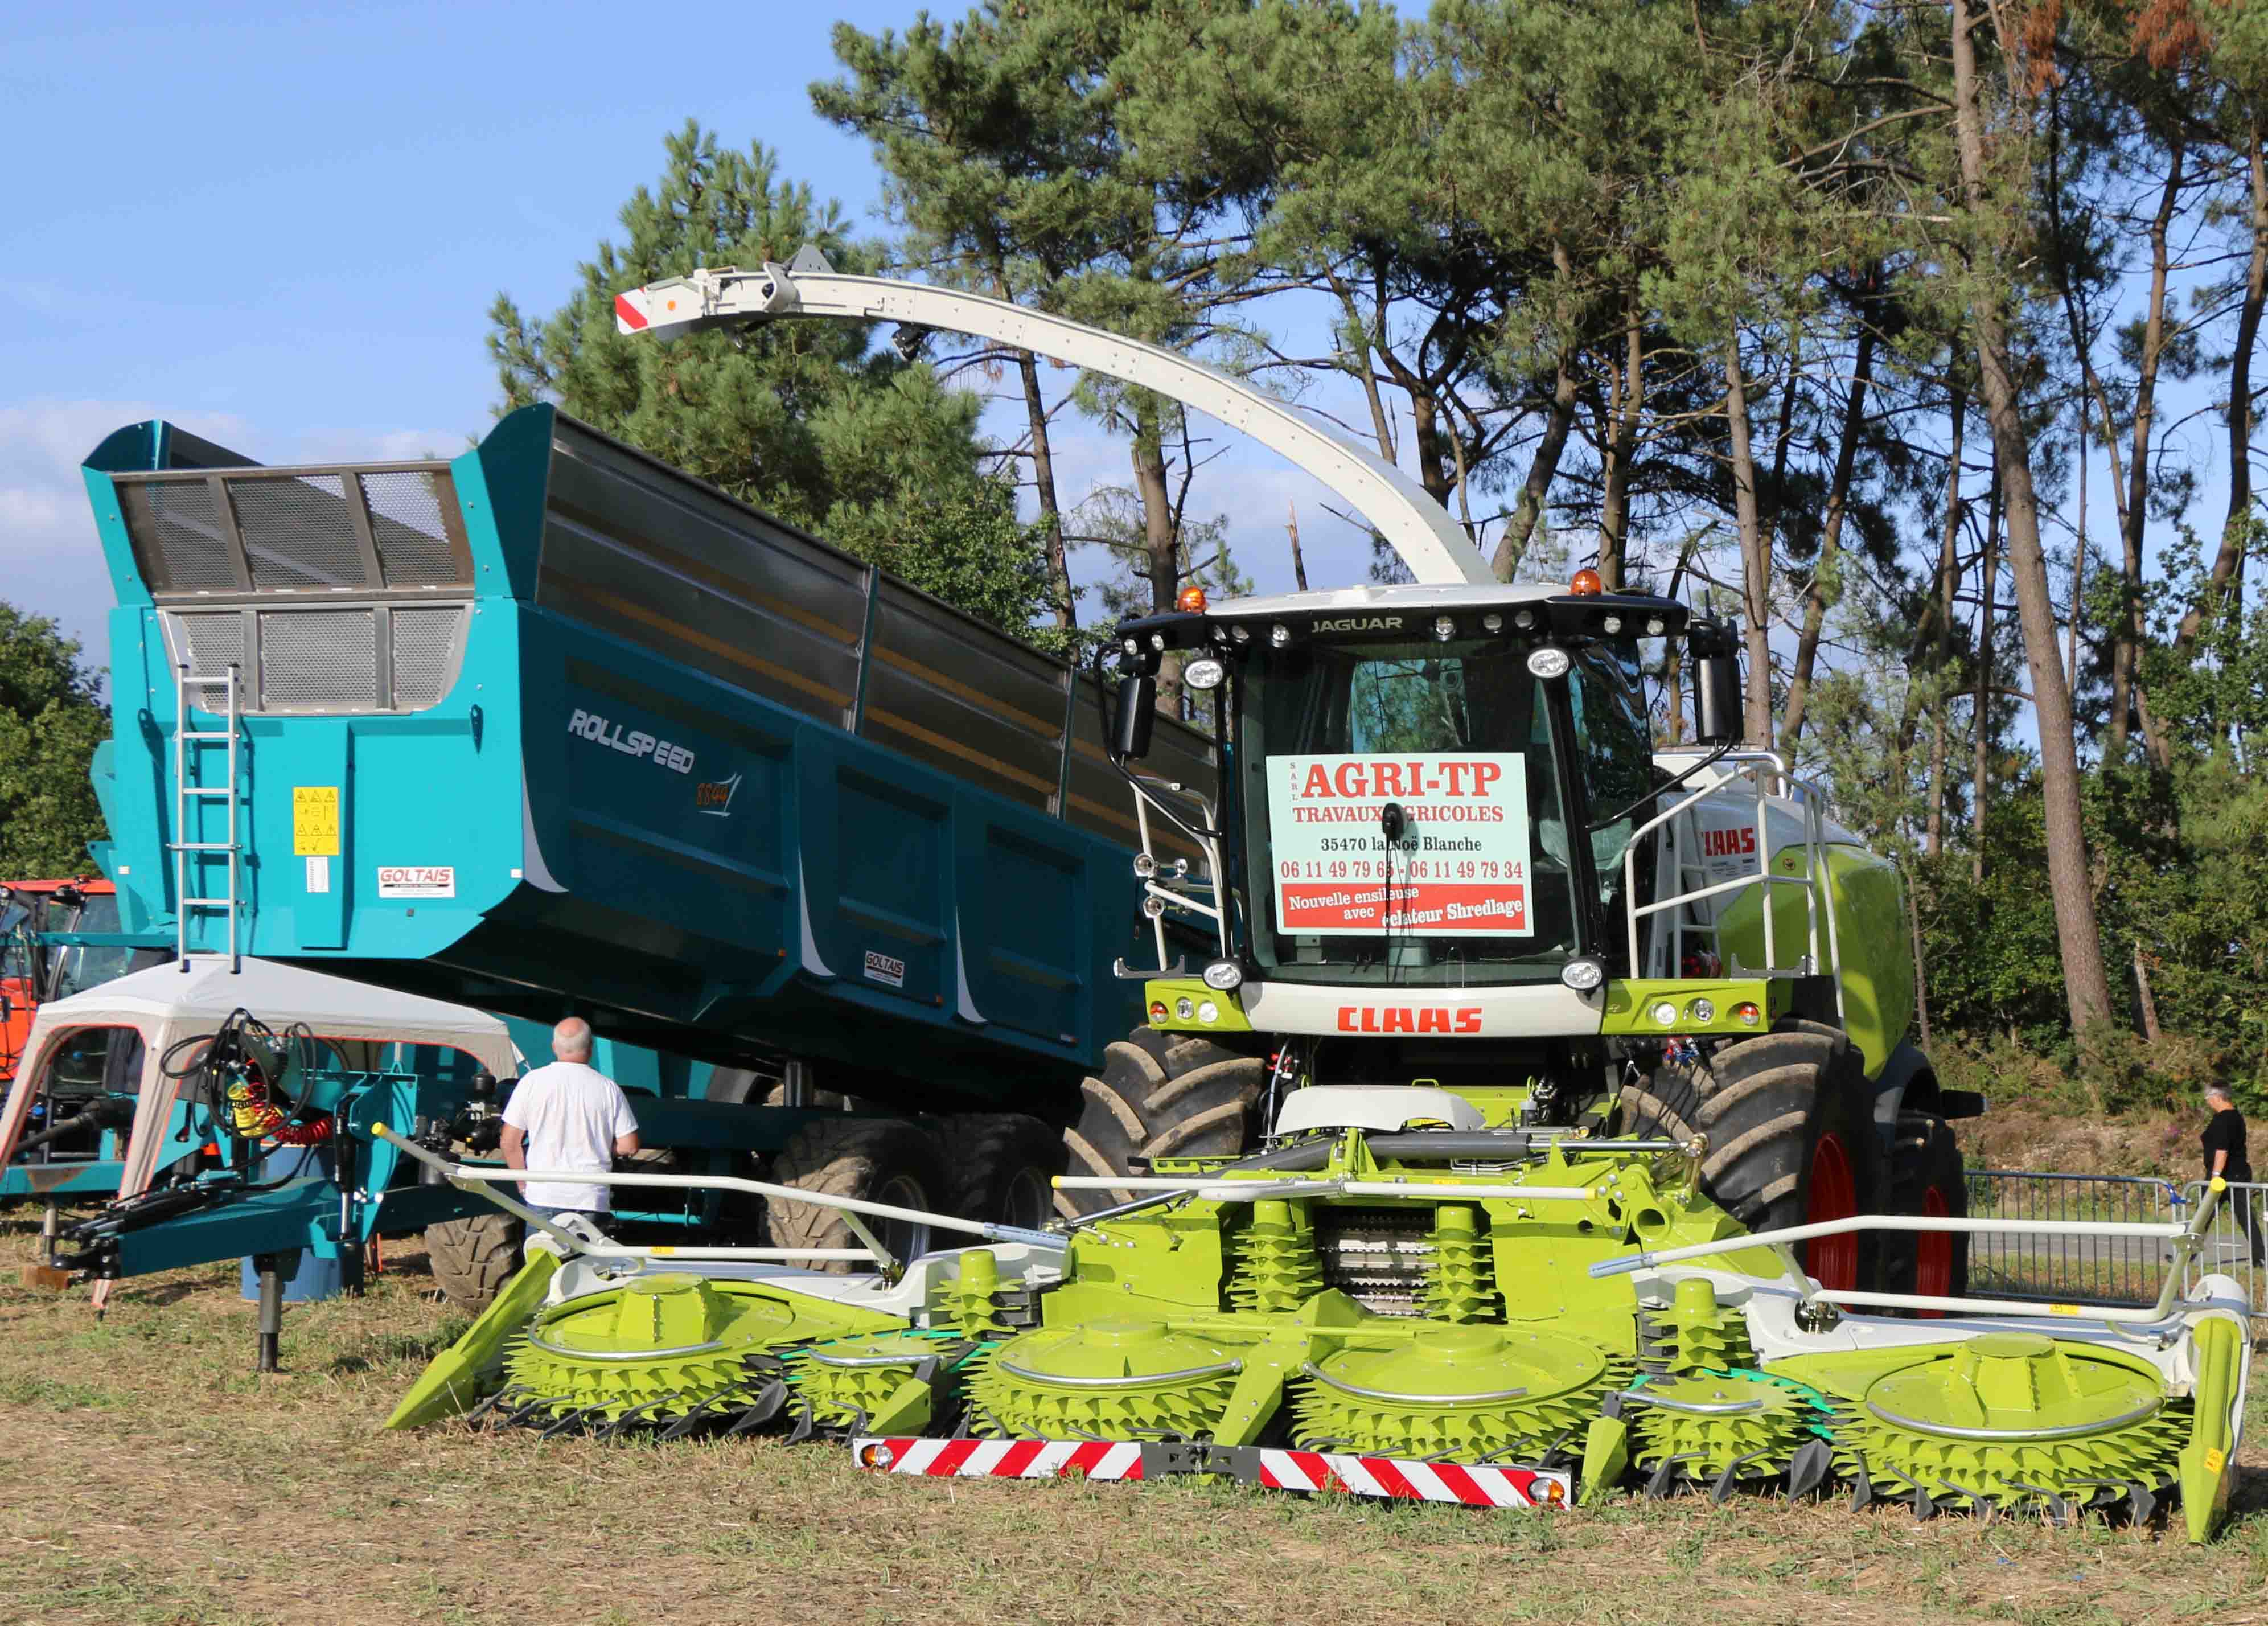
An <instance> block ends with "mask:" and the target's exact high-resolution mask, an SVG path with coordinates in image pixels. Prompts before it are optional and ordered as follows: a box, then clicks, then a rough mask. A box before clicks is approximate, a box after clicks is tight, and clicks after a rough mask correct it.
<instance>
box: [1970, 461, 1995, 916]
mask: <svg viewBox="0 0 2268 1626" xmlns="http://www.w3.org/2000/svg"><path fill="white" fill-rule="evenodd" d="M1999 596H2000V471H1999V469H1998V468H1995V469H1994V470H1993V471H1992V496H1991V497H1990V498H1989V499H1988V501H1987V504H1986V511H1985V555H1984V557H1983V558H1981V559H1979V560H1978V561H1977V682H1976V686H1975V691H1974V697H1973V698H1972V699H1971V700H1970V708H1969V710H1970V717H1969V721H1970V734H1971V739H1970V752H1971V754H1970V765H1969V773H1970V788H1969V853H1970V857H1969V873H1970V879H1972V880H1975V881H1977V882H1979V883H1981V882H1982V881H1983V880H1984V879H1985V807H1986V806H1987V804H1988V803H1989V802H1990V801H1991V799H1992V612H1993V609H1994V608H1995V607H1996V603H1997V600H1999Z"/></svg>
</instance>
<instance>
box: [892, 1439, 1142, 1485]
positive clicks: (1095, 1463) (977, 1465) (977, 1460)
mask: <svg viewBox="0 0 2268 1626" xmlns="http://www.w3.org/2000/svg"><path fill="white" fill-rule="evenodd" d="M851 1460H852V1461H854V1462H856V1463H857V1464H858V1466H859V1467H861V1468H881V1469H885V1470H887V1472H889V1473H893V1474H922V1475H928V1476H929V1477H931V1478H934V1479H1064V1478H1075V1477H1084V1478H1087V1479H1139V1478H1141V1477H1142V1447H1141V1446H1138V1445H1136V1444H1134V1443H1132V1442H1131V1441H1128V1440H1101V1439H860V1440H853V1441H852V1442H851Z"/></svg>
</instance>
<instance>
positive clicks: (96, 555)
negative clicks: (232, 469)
mask: <svg viewBox="0 0 2268 1626" xmlns="http://www.w3.org/2000/svg"><path fill="white" fill-rule="evenodd" d="M157 416H168V417H170V418H171V419H172V421H173V423H177V424H179V425H180V427H181V428H183V429H186V430H189V431H190V432H191V433H193V434H197V435H202V436H203V437H204V438H206V439H208V440H212V441H216V442H217V443H218V444H220V445H224V446H232V447H234V448H235V449H237V450H238V451H239V452H243V453H244V454H245V455H246V456H247V457H251V458H255V459H258V460H260V461H262V462H270V463H276V462H294V463H296V462H327V461H334V460H335V461H379V460H399V459H407V458H416V457H423V456H424V455H426V454H427V453H428V452H434V453H438V455H440V456H443V457H453V456H455V455H456V454H457V453H458V452H460V451H462V450H463V449H464V447H465V444H466V443H465V436H464V433H463V431H461V430H414V429H410V430H378V431H371V430H345V429H341V430H328V429H326V430H299V431H298V432H296V433H293V434H291V435H288V436H282V437H276V436H262V435H261V434H260V433H258V431H257V430H255V428H254V425H252V424H251V423H247V421H246V420H245V419H244V418H242V417H239V416H235V415H233V414H231V413H222V412H185V413H171V414H164V413H161V412H160V409H159V408H157V407H155V406H153V405H152V404H151V403H150V402H147V401H26V402H22V403H19V404H15V405H0V599H4V600H7V601H8V602H9V603H11V604H13V605H15V606H16V607H18V608H19V609H24V610H28V611H30V612H31V613H32V614H35V615H48V616H53V617H54V618H55V621H56V622H58V623H60V624H61V626H62V627H63V630H64V632H65V633H67V634H68V635H69V636H72V637H75V638H77V639H78V640H79V642H80V643H81V644H84V645H85V646H86V649H87V651H88V652H89V653H90V654H91V655H92V656H93V657H94V658H96V659H98V660H100V659H103V658H105V656H106V652H107V643H106V639H105V632H104V626H105V621H106V618H107V615H108V614H109V611H110V608H111V606H112V605H113V604H114V602H115V601H116V600H115V599H114V595H113V593H112V592H111V586H110V573H109V570H108V569H107V567H106V566H105V564H104V563H103V558H102V550H101V548H100V546H99V544H98V542H97V541H96V540H95V531H94V513H93V511H92V509H91V508H90V507H89V506H88V504H87V499H86V487H85V482H84V481H83V480H82V479H81V477H80V475H79V465H80V463H81V461H82V460H84V459H85V457H86V455H87V453H88V452H92V451H93V450H94V448H95V447H96V446H97V445H99V444H100V443H101V441H102V439H103V438H104V437H105V436H107V434H109V433H110V432H111V430H114V429H117V428H119V427H121V426H122V425H124V424H129V423H138V422H141V421H143V420H145V419H148V418H152V417H157Z"/></svg>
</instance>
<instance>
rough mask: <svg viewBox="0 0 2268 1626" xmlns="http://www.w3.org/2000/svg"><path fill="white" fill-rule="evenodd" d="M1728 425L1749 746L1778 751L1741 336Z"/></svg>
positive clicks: (1728, 369) (1728, 365)
mask: <svg viewBox="0 0 2268 1626" xmlns="http://www.w3.org/2000/svg"><path fill="white" fill-rule="evenodd" d="M1725 421H1726V423H1727V425H1728V426H1729V427H1730V428H1731V430H1732V440H1733V514H1734V521H1735V523H1736V524H1737V525H1738V526H1739V528H1740V533H1741V597H1742V602H1743V605H1744V607H1745V608H1746V609H1747V612H1748V625H1747V626H1746V627H1745V628H1744V629H1742V636H1744V637H1745V638H1746V639H1747V640H1748V650H1749V681H1748V685H1747V695H1746V701H1747V703H1746V707H1745V712H1746V716H1747V719H1748V734H1749V744H1750V745H1752V746H1755V747H1757V748H1758V749H1759V750H1764V751H1769V750H1771V748H1772V713H1771V544H1770V543H1769V542H1767V541H1765V538H1764V526H1763V523H1762V522H1761V520H1760V519H1758V517H1757V514H1756V459H1755V457H1754V456H1753V455H1751V452H1750V448H1749V388H1748V379H1747V378H1746V376H1745V375H1744V374H1743V373H1742V371H1741V335H1740V333H1739V330H1738V329H1737V328H1736V329H1735V330H1734V334H1733V336H1732V337H1731V338H1730V339H1729V340H1727V342H1726V344H1725Z"/></svg>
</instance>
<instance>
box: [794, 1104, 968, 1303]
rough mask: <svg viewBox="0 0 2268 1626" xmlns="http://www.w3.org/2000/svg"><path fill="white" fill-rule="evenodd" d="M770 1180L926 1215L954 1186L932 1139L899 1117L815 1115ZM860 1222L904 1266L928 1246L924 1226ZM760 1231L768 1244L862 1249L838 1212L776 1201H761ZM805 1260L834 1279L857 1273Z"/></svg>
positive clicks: (849, 1266)
mask: <svg viewBox="0 0 2268 1626" xmlns="http://www.w3.org/2000/svg"><path fill="white" fill-rule="evenodd" d="M771 1179H772V1183H773V1184H775V1185H780V1186H799V1187H802V1188H804V1189H805V1190H807V1191H821V1192H825V1193H827V1194H828V1196H838V1197H858V1198H860V1199H862V1200H864V1201H865V1202H869V1203H894V1204H895V1205H896V1206H898V1207H900V1208H912V1209H922V1210H926V1211H928V1212H930V1213H940V1212H943V1211H944V1210H945V1207H946V1200H947V1193H948V1192H949V1191H950V1190H951V1189H952V1183H951V1181H949V1180H948V1179H947V1177H946V1166H945V1159H944V1157H943V1155H942V1154H941V1152H940V1151H939V1146H938V1143H937V1141H936V1140H935V1139H934V1138H933V1137H931V1135H930V1134H929V1132H928V1131H927V1130H925V1129H923V1128H922V1127H921V1126H920V1125H919V1124H917V1123H910V1122H907V1121H906V1120H905V1119H902V1118H852V1117H844V1118H842V1119H839V1120H838V1119H830V1118H821V1119H818V1120H815V1121H814V1122H810V1123H806V1124H805V1125H804V1126H803V1128H801V1129H798V1130H797V1131H796V1132H795V1135H794V1136H793V1137H792V1138H791V1139H790V1140H789V1142H788V1144H787V1145H786V1147H785V1148H784V1150H783V1151H781V1152H780V1154H779V1156H778V1158H777V1159H775V1160H774V1161H773V1164H772V1173H771ZM863 1223H864V1224H865V1225H866V1226H867V1227H868V1228H869V1229H870V1230H872V1231H873V1232H874V1234H875V1235H877V1236H878V1237H880V1238H881V1240H882V1241H883V1243H884V1244H885V1245H886V1246H887V1247H889V1248H890V1250H891V1251H892V1252H893V1253H895V1254H897V1255H898V1257H899V1261H900V1262H904V1261H905V1260H907V1259H910V1258H912V1257H914V1256H915V1255H916V1254H922V1253H925V1252H927V1251H928V1249H929V1248H930V1247H931V1246H932V1238H931V1235H930V1231H929V1227H928V1226H927V1225H909V1224H908V1223H906V1222H903V1221H896V1220H887V1219H880V1218H874V1217H873V1216H865V1217H864V1220H863ZM764 1233H765V1235H766V1236H767V1237H768V1238H769V1239H770V1246H771V1247H861V1246H863V1244H862V1243H860V1241H859V1240H858V1232H855V1231H853V1230H851V1225H850V1223H849V1222H848V1221H847V1220H845V1219H844V1218H843V1210H841V1209H836V1208H821V1207H819V1206H818V1205H817V1204H815V1203H795V1202H788V1201H783V1200H781V1199H779V1198H777V1197H775V1198H772V1199H770V1200H769V1201H768V1202H766V1203H765V1204H764ZM956 1240H957V1239H956ZM788 1262H789V1263H791V1264H792V1263H796V1261H793V1260H791V1261H788ZM806 1263H807V1268H809V1269H814V1270H824V1271H826V1272H828V1274H830V1275H834V1276H847V1275H849V1274H850V1273H851V1271H853V1270H854V1269H860V1268H861V1266H860V1265H859V1263H858V1262H855V1261H852V1260H848V1259H815V1260H811V1261H808V1262H806Z"/></svg>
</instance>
